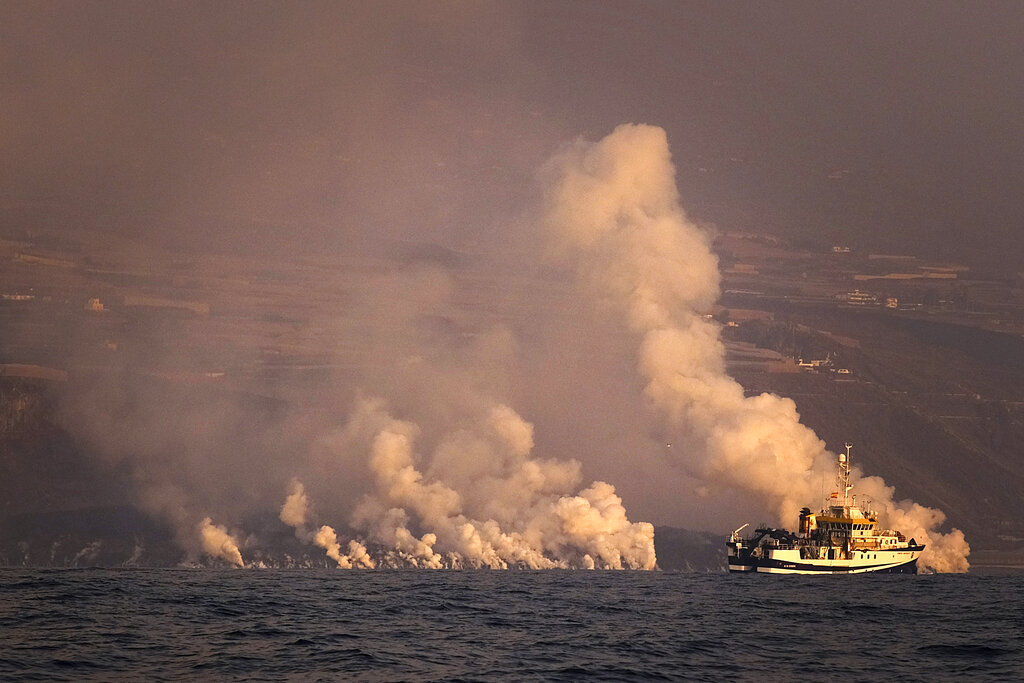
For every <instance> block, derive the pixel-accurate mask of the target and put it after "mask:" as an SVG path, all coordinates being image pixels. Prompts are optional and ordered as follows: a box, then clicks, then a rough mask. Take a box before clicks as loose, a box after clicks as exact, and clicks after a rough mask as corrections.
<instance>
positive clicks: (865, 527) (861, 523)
mask: <svg viewBox="0 0 1024 683" xmlns="http://www.w3.org/2000/svg"><path fill="white" fill-rule="evenodd" d="M851 448H853V446H852V445H851V444H849V443H848V444H846V453H840V454H839V474H838V476H837V477H836V484H837V487H836V490H835V491H833V492H832V493H831V496H830V498H829V499H828V500H827V501H826V503H825V505H824V506H823V507H822V509H821V510H820V511H819V512H818V513H812V512H811V510H810V508H806V507H805V508H803V509H802V510H801V511H800V522H799V525H798V531H797V532H796V533H793V532H791V531H787V530H785V529H774V528H770V527H768V526H764V525H762V526H760V527H758V528H757V529H756V530H755V531H754V535H753V536H750V537H747V538H744V537H742V536H740V532H741V531H743V529H745V528H746V527H747V525H746V524H744V525H743V526H741V527H740V528H739V529H737V530H736V531H734V532H733V533H732V535H731V536H730V537H729V541H728V542H727V543H726V545H727V546H728V548H729V571H731V572H764V573H769V574H860V573H865V572H890V573H908V574H916V573H917V559H918V558H919V557H920V556H921V552H922V551H923V550H924V546H923V545H920V544H918V543H917V541H916V540H915V539H913V538H911V539H910V540H907V538H906V537H905V536H904V535H903V534H902V533H900V532H899V531H896V530H893V529H879V528H878V515H876V514H875V512H874V511H873V510H871V508H870V502H865V503H864V504H858V502H857V496H856V495H851V493H850V491H851V490H852V489H853V485H852V484H851V483H850V449H851Z"/></svg>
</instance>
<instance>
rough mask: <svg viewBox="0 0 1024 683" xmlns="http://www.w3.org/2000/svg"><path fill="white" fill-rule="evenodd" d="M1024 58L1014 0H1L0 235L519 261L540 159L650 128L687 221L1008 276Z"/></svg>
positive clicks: (1022, 144)
mask: <svg viewBox="0 0 1024 683" xmlns="http://www.w3.org/2000/svg"><path fill="white" fill-rule="evenodd" d="M1021 35H1024V7H1022V6H1021V4H1020V3H1017V2H984V3H972V2H941V1H940V2H901V3H890V2H858V3H844V4H837V3H826V4H818V3H798V2H759V3H719V2H665V3H660V2H644V3H636V2H590V1H588V2H558V3H540V2H508V3H490V2H444V3H440V2H416V3H412V2H398V3H391V2H326V3H319V2H304V3H284V2H155V3H151V2H148V3H137V2H75V3H67V2H53V3H51V2H8V3H4V6H3V8H2V9H0V102H2V106H0V144H2V148H3V156H4V164H3V166H2V169H0V207H2V218H0V221H2V224H0V229H4V230H14V229H22V228H25V227H28V228H30V229H53V228H60V227H61V226H68V225H86V226H87V227H91V228H99V229H109V230H115V231H119V232H121V233H127V234H142V235H147V236H154V237H159V238H160V239H162V240H163V241H165V242H168V243H171V244H174V245H176V246H189V247H195V248H199V249H205V248H211V247H215V248H217V249H229V250H230V249H238V250H244V249H247V248H250V246H249V245H252V244H267V243H273V244H283V245H286V246H302V247H304V248H311V249H322V248H328V249H331V250H337V251H342V252H343V251H344V250H345V249H347V248H350V245H352V244H353V243H354V242H358V241H359V240H360V238H364V237H365V236H366V235H367V234H373V235H386V236H388V237H394V238H400V239H411V240H417V241H430V242H439V243H442V244H444V245H446V246H450V247H456V248H464V249H474V250H504V249H510V248H521V247H522V246H523V242H524V241H528V240H530V239H531V238H532V236H530V235H527V234H524V231H521V230H516V229H513V227H512V226H513V225H514V221H513V217H514V216H516V215H517V214H518V213H519V212H520V211H521V210H522V207H523V204H524V203H525V200H526V198H527V197H528V196H529V193H530V192H531V188H532V182H533V177H534V173H535V169H536V168H537V167H538V166H539V165H540V164H541V163H542V162H543V161H544V159H545V158H547V156H548V155H549V154H550V151H551V150H552V149H554V148H555V147H557V145H558V144H560V143H562V142H564V141H566V140H570V139H573V138H575V137H576V136H579V135H583V136H586V137H588V138H590V139H596V138H599V137H602V136H604V135H606V134H607V133H608V132H610V131H611V130H612V129H613V128H614V127H615V126H616V125H618V124H620V123H624V122H634V123H649V124H653V125H658V126H660V127H662V128H664V129H665V130H666V132H667V133H668V138H669V143H670V145H671V147H672V150H673V153H674V159H675V161H676V164H677V167H678V185H679V191H680V193H681V196H682V201H683V204H684V206H686V207H687V210H688V212H689V213H690V214H691V215H692V216H693V217H695V218H696V219H698V220H701V221H708V222H714V223H716V224H719V225H721V226H724V227H728V228H732V229H742V230H760V231H769V232H775V233H779V234H782V235H786V236H793V237H810V238H813V239H819V240H824V243H826V244H827V243H830V242H833V241H843V242H847V243H853V244H855V245H863V246H865V247H869V248H874V249H886V248H891V249H894V250H903V251H920V252H925V251H931V252H933V253H937V254H939V255H942V254H947V255H956V257H957V258H963V257H964V256H965V255H966V257H967V258H977V259H980V260H984V258H983V257H984V256H985V254H984V253H982V252H985V251H987V250H989V249H991V251H992V252H993V253H995V254H1002V258H1003V260H1004V262H1008V264H1009V265H1013V261H1014V260H1015V259H1016V258H1017V257H1019V255H1020V254H1021V253H1022V252H1024V238H1022V236H1021V232H1022V231H1021V229H1020V225H1019V221H1020V216H1021V215H1022V210H1021V209H1022V208H1024V207H1022V204H1021V202H1022V201H1024V200H1022V199H1021V194H1020V192H1019V191H1018V188H1019V187H1020V186H1021V184H1022V181H1024V170H1022V164H1021V163H1020V159H1021V158H1024V126H1022V124H1021V118H1020V115H1019V113H1020V112H1019V103H1020V102H1022V101H1024V47H1022V46H1021V42H1020V36H1021ZM253 237H258V238H259V239H253ZM989 256H991V254H990V255H989Z"/></svg>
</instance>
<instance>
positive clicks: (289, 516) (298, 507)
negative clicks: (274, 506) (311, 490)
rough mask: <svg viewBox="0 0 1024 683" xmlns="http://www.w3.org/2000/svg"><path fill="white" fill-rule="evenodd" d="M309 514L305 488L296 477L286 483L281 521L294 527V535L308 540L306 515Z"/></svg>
mask: <svg viewBox="0 0 1024 683" xmlns="http://www.w3.org/2000/svg"><path fill="white" fill-rule="evenodd" d="M308 515H309V499H308V498H307V497H306V489H305V487H304V486H303V485H302V482H301V481H299V480H298V479H292V480H291V482H289V484H288V497H287V498H285V501H284V505H283V506H282V507H281V515H280V517H281V521H282V522H284V523H285V524H287V525H288V526H290V527H293V528H294V529H295V535H296V536H297V537H298V538H300V539H302V540H309V531H308V530H307V529H306V517H307V516H308Z"/></svg>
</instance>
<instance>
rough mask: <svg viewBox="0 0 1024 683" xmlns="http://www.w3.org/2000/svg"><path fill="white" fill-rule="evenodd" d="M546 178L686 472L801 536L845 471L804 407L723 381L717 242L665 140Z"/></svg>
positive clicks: (633, 128) (576, 160) (914, 510)
mask: <svg viewBox="0 0 1024 683" xmlns="http://www.w3.org/2000/svg"><path fill="white" fill-rule="evenodd" d="M544 174H545V181H546V187H547V195H546V210H545V214H544V224H545V226H546V228H547V229H548V230H549V232H550V234H551V235H552V236H553V238H554V241H555V243H556V246H557V248H558V251H559V252H560V254H561V255H562V256H563V257H565V258H567V259H570V260H571V261H572V262H573V263H574V265H575V267H576V271H577V274H578V280H579V281H580V283H581V285H582V286H583V287H584V288H585V289H586V290H587V291H588V292H589V293H590V294H591V295H593V296H595V297H597V298H598V300H599V301H600V302H601V303H602V305H604V306H607V307H610V308H611V309H612V310H615V311H618V312H619V313H620V314H622V315H623V316H624V317H625V320H626V322H627V324H628V327H629V329H630V330H631V331H632V332H634V333H635V334H637V335H638V337H639V349H638V351H639V362H638V369H639V372H640V374H641V375H642V377H643V378H644V380H645V382H646V386H645V393H646V396H647V397H648V399H649V400H650V401H651V403H652V404H653V406H654V408H655V409H656V411H658V412H659V413H660V414H661V415H662V417H663V419H664V423H665V426H666V428H667V429H668V430H670V431H671V432H672V438H673V446H674V447H673V448H672V451H671V452H672V454H673V455H674V456H675V457H678V458H679V464H680V465H682V466H683V467H684V468H685V469H686V470H687V471H689V472H690V473H692V474H694V475H696V476H698V477H700V478H702V479H703V480H705V481H706V482H708V483H713V484H719V485H726V486H731V487H735V488H736V489H738V490H741V491H743V492H745V493H747V494H749V495H751V496H753V497H755V498H756V499H757V500H759V501H760V502H761V504H762V505H763V506H764V507H765V508H766V509H768V510H771V511H773V512H774V513H775V514H776V515H777V518H778V521H779V523H780V524H787V523H791V522H792V518H793V517H794V515H795V514H796V513H795V511H796V510H798V509H799V508H800V507H801V506H803V505H807V504H808V503H810V502H812V501H814V500H816V499H817V494H818V485H819V482H820V481H821V479H822V477H823V476H826V477H828V478H829V480H830V479H831V477H832V475H833V473H834V471H835V458H834V457H833V456H831V455H830V454H829V453H828V452H827V451H826V450H825V447H824V443H823V442H822V441H821V440H820V439H819V438H818V437H817V435H815V434H814V432H813V431H811V430H810V429H809V428H807V427H805V426H804V425H802V424H801V423H800V419H799V415H798V413H797V411H796V405H795V404H794V402H793V401H791V400H789V399H786V398H781V397H779V396H776V395H773V394H761V395H760V396H753V397H749V398H747V397H745V396H744V393H743V388H742V387H741V386H740V385H739V384H738V383H737V382H736V381H735V380H733V379H732V378H731V377H729V376H728V375H727V374H726V372H725V353H724V347H723V345H722V342H721V340H720V338H719V327H718V325H717V324H716V323H714V322H712V321H710V320H706V319H704V318H703V317H702V316H701V312H703V311H706V310H707V309H708V308H709V307H710V306H711V304H713V303H714V301H715V300H716V299H717V297H718V294H719V273H718V267H717V265H718V264H717V259H716V257H715V256H714V254H713V253H712V251H711V248H710V239H709V236H708V235H707V233H706V232H705V231H703V230H701V229H700V228H698V227H697V226H695V225H694V224H693V223H691V222H690V221H689V220H688V219H687V217H686V215H685V213H684V212H683V209H682V208H681V206H680V204H679V196H678V192H677V189H676V186H675V169H674V167H673V164H672V161H671V155H670V153H669V148H668V142H667V138H666V135H665V132H664V131H663V130H662V129H660V128H657V127H653V126H646V125H622V126H619V127H618V128H616V129H615V131H614V132H613V133H611V134H610V135H609V136H608V137H606V138H605V139H603V140H602V141H600V142H597V143H589V142H586V141H582V140H581V141H577V142H576V143H574V144H573V145H571V146H569V147H567V148H566V149H565V150H564V151H562V152H561V153H560V154H558V155H557V156H555V157H554V158H553V159H552V160H551V161H550V162H549V164H548V165H547V167H546V168H545V171H544ZM857 476H859V473H857ZM856 483H857V490H858V491H860V492H861V493H866V494H868V495H870V496H871V497H872V499H873V500H874V503H875V505H876V506H877V507H879V508H880V509H879V512H880V513H881V515H882V520H881V521H882V523H883V524H885V525H888V526H891V527H893V528H897V529H900V530H902V531H903V532H904V533H907V534H908V535H910V536H913V537H915V538H916V539H917V540H918V541H922V542H925V543H926V544H927V546H928V547H927V549H926V551H925V553H924V554H923V555H922V557H921V560H920V563H921V564H922V565H923V566H924V567H925V568H930V569H932V570H934V571H940V572H962V571H966V570H967V567H968V563H967V559H966V558H967V555H968V554H969V552H970V548H969V547H968V545H967V543H966V542H965V541H964V538H963V534H962V533H961V532H960V531H959V530H953V531H952V532H951V533H948V534H942V533H940V532H938V531H937V528H938V526H939V525H940V524H941V523H942V521H943V520H944V515H943V513H941V512H940V511H938V510H932V509H929V508H925V507H922V506H920V505H917V504H915V503H912V502H909V501H899V502H897V501H896V500H895V498H894V495H893V494H894V492H893V489H892V488H891V487H887V486H885V484H884V482H883V481H882V480H881V479H879V478H878V477H868V478H860V481H858V482H856Z"/></svg>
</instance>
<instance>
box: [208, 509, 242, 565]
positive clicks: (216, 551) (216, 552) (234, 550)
mask: <svg viewBox="0 0 1024 683" xmlns="http://www.w3.org/2000/svg"><path fill="white" fill-rule="evenodd" d="M198 529H199V537H200V540H201V541H202V546H203V552H204V553H206V554H207V555H209V556H210V557H213V558H215V559H221V560H224V561H225V562H230V563H231V564H233V565H235V566H236V567H244V566H245V562H243V561H242V553H241V552H239V550H238V541H237V540H236V539H235V537H234V536H232V535H231V534H229V533H228V530H227V529H226V528H224V527H223V526H221V525H219V524H214V523H213V520H211V519H210V518H209V517H204V518H203V521H201V522H199V525H198Z"/></svg>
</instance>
